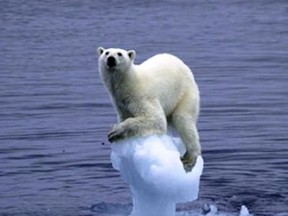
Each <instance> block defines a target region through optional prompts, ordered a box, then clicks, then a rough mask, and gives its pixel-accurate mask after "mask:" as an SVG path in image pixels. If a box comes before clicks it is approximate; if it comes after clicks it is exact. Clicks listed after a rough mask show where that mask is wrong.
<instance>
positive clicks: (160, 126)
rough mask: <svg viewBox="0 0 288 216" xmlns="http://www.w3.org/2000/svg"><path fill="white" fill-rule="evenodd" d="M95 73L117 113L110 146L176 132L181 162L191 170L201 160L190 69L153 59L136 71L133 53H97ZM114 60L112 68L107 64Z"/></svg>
mask: <svg viewBox="0 0 288 216" xmlns="http://www.w3.org/2000/svg"><path fill="white" fill-rule="evenodd" d="M98 54H99V71H100V74H101V77H102V80H103V82H104V83H105V85H106V87H107V89H108V91H109V93H110V96H111V98H112V101H113V103H114V106H115V108H116V110H117V113H118V124H116V125H115V126H114V127H113V129H112V131H111V132H110V133H109V135H108V137H109V140H110V141H116V140H118V139H123V138H128V137H132V136H145V135H151V134H165V133H166V132H167V123H168V124H169V125H172V126H173V127H175V129H176V130H177V132H178V133H179V136H180V137H181V140H182V142H183V143H184V144H185V146H186V154H185V155H184V157H183V158H182V162H183V163H184V165H186V168H187V169H186V170H191V168H192V166H193V165H194V163H195V162H196V158H197V156H198V155H199V154H201V147H200V144H199V136H198V132H197V128H196V122H197V117H198V113H199V102H200V97H199V91H198V87H197V84H196V82H195V80H194V77H193V74H192V72H191V70H190V69H189V67H188V66H187V65H185V64H184V63H183V62H182V61H181V60H180V59H179V58H177V57H175V56H173V55H170V54H158V55H155V56H153V57H151V58H149V59H148V60H146V61H144V62H143V63H142V64H140V65H136V64H134V58H135V56H136V53H135V51H133V50H130V51H126V50H123V49H115V48H110V49H104V48H102V47H100V48H98ZM109 57H112V58H114V59H115V62H116V63H115V64H116V65H115V67H109V66H108V65H107V62H108V61H107V59H108V58H109Z"/></svg>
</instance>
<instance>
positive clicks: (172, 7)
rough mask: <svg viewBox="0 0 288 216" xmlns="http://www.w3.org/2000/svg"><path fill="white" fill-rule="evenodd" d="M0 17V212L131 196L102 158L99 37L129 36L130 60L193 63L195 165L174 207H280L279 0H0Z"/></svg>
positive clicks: (287, 31)
mask: <svg viewBox="0 0 288 216" xmlns="http://www.w3.org/2000/svg"><path fill="white" fill-rule="evenodd" d="M0 19H1V20H0V215H6V216H11V215H13V216H14V215H35V216H43V215H49V216H50V215H51V216H56V215H59V216H66V215H67V216H68V215H69V216H78V215H100V216H102V215H113V214H114V213H115V211H118V213H120V214H127V211H129V208H131V206H130V203H131V195H130V193H129V189H128V188H127V185H126V184H125V183H124V182H123V181H122V180H121V179H120V177H119V174H118V173H117V172H116V171H115V170H113V169H112V167H111V164H110V158H109V154H110V146H109V144H108V142H107V139H106V136H107V132H108V130H109V128H110V127H111V125H112V124H113V123H115V121H116V115H115V112H114V110H113V108H112V106H111V103H110V101H109V97H108V94H107V93H106V91H105V89H104V87H103V85H102V84H101V81H100V78H99V75H98V69H97V67H98V65H97V55H96V49H97V47H98V46H104V47H121V48H125V49H135V50H136V51H137V59H136V62H137V63H140V62H141V61H143V60H144V59H146V58H147V57H149V56H152V55H153V54H156V53H159V52H170V53H172V54H175V55H177V56H179V57H180V58H182V59H183V60H184V61H185V62H186V63H187V64H188V65H189V66H190V67H191V68H192V70H193V72H194V74H195V77H196V80H197V82H198V84H199V87H200V90H201V98H202V101H201V103H202V105H201V106H202V111H201V115H200V118H199V131H200V136H201V143H202V147H203V157H204V160H205V169H204V173H203V177H202V180H201V190H200V194H199V201H197V202H196V203H195V204H186V206H185V207H183V208H185V209H186V210H187V209H188V210H189V209H193V208H195V209H201V206H202V205H203V204H204V203H209V204H215V205H217V206H218V208H219V209H220V210H221V211H223V212H237V211H239V209H240V207H241V205H242V204H245V205H246V206H247V207H248V208H249V210H250V212H251V213H253V214H254V215H267V216H268V215H288V213H287V212H288V131H287V129H288V28H287V26H288V2H287V1H286V0H276V1H274V0H261V1H245V0H231V1H225V0H220V1H216V0H207V1H203V0H193V1H190V0H181V1H178V0H167V1H142V2H141V1H133V0H129V1H118V0H113V1H109V3H108V2H106V1H92V0H87V1H76V0H71V1H68V0H67V1H65V0H60V1H36V0H30V1H24V0H17V1H16V0H1V1H0ZM103 143H105V145H103ZM183 208H180V209H182V210H179V211H184V210H183ZM127 209H128V210H127ZM113 211H114V212H113Z"/></svg>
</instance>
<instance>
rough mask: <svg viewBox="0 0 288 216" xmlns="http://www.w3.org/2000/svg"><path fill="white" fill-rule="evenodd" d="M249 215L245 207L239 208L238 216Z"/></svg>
mask: <svg viewBox="0 0 288 216" xmlns="http://www.w3.org/2000/svg"><path fill="white" fill-rule="evenodd" d="M249 215H250V213H249V211H248V209H247V207H246V206H245V205H242V206H241V210H240V215H239V216H249Z"/></svg>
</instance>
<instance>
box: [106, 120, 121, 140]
mask: <svg viewBox="0 0 288 216" xmlns="http://www.w3.org/2000/svg"><path fill="white" fill-rule="evenodd" d="M123 138H124V129H123V127H121V126H120V125H119V124H116V125H114V126H113V128H112V130H111V131H110V132H109V133H108V140H109V142H115V141H117V140H120V139H123Z"/></svg>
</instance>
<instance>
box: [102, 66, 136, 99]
mask: <svg viewBox="0 0 288 216" xmlns="http://www.w3.org/2000/svg"><path fill="white" fill-rule="evenodd" d="M134 66H135V65H131V67H130V68H129V70H127V71H117V70H116V71H113V72H112V73H111V76H110V77H109V80H107V82H108V83H106V85H107V87H108V89H109V91H110V94H111V96H112V97H113V99H114V101H115V102H116V101H117V102H119V100H123V99H125V98H127V97H131V94H133V92H135V91H134V89H135V86H136V85H137V84H136V83H137V74H136V73H135V72H136V71H135V70H134ZM116 104H117V103H116Z"/></svg>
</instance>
